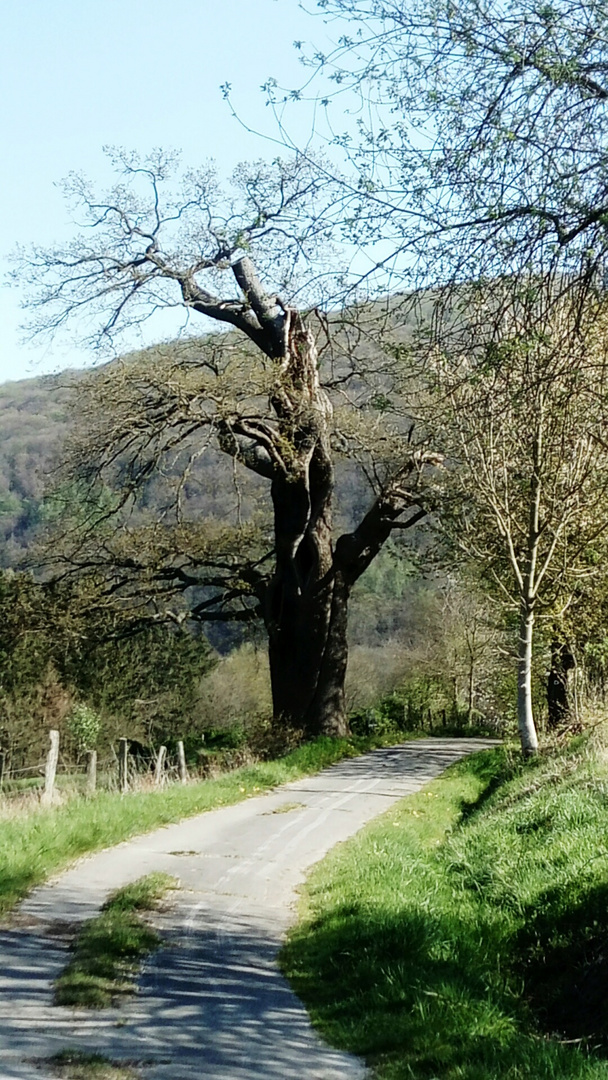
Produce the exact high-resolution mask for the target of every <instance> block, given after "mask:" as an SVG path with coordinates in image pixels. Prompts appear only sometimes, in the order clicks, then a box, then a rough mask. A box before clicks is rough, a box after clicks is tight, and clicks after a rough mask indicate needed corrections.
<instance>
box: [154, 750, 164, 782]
mask: <svg viewBox="0 0 608 1080" xmlns="http://www.w3.org/2000/svg"><path fill="white" fill-rule="evenodd" d="M166 754H167V747H166V746H161V747H160V749H159V751H158V754H157V757H156V767H155V769H154V783H155V784H156V786H157V787H160V786H161V784H162V782H163V780H164V778H165V775H164V768H165V757H166Z"/></svg>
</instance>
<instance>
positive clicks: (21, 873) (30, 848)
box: [0, 736, 395, 915]
mask: <svg viewBox="0 0 608 1080" xmlns="http://www.w3.org/2000/svg"><path fill="white" fill-rule="evenodd" d="M391 741H395V736H392V738H389V737H386V738H382V737H375V738H374V737H371V738H363V737H352V738H350V739H330V738H320V739H316V740H315V741H314V742H311V743H307V744H305V745H304V746H301V747H299V748H298V749H297V750H294V751H292V752H291V753H290V754H287V755H286V756H285V757H283V758H280V759H278V760H277V761H269V762H265V763H262V764H259V765H253V766H248V767H246V768H243V769H237V770H235V771H234V772H232V773H227V774H225V775H224V776H220V777H218V778H217V779H213V780H204V781H201V782H200V783H193V784H187V785H182V784H175V785H174V786H172V787H168V788H164V789H162V790H161V791H148V792H132V793H129V794H128V795H126V796H120V795H118V794H116V793H112V792H107V791H100V792H99V793H98V794H97V795H96V796H95V798H92V799H86V798H78V797H75V798H73V799H71V800H70V801H69V802H67V803H65V804H64V805H63V806H57V807H52V808H45V809H43V808H38V809H35V810H31V811H30V812H28V813H25V814H15V815H14V816H7V817H5V818H4V820H0V915H2V914H3V913H5V912H7V911H9V910H10V909H11V908H12V907H13V906H14V904H15V903H17V901H18V900H20V899H22V897H23V896H25V895H26V893H28V892H29V891H30V889H32V888H33V887H34V886H35V885H39V884H40V883H41V882H43V881H44V880H45V879H46V878H47V877H48V876H49V874H52V873H56V872H57V871H59V870H61V869H63V868H64V867H65V866H67V865H68V864H69V863H70V862H73V861H74V859H76V858H78V857H79V856H80V855H84V854H86V853H88V852H92V851H96V850H99V849H100V848H104V847H109V846H111V845H112V844H118V843H120V842H121V841H122V840H126V839H128V838H129V837H131V836H135V835H137V834H138V833H144V832H148V831H150V830H151V829H154V828H157V827H158V826H161V825H167V824H170V823H171V822H175V821H179V820H180V819H181V818H185V817H188V816H192V815H193V814H200V813H202V812H203V811H205V810H213V809H215V808H217V807H219V806H227V805H229V804H231V803H235V802H239V801H240V800H241V799H245V798H247V797H249V796H251V795H257V794H259V793H260V792H263V791H268V790H269V789H270V788H273V787H275V786H276V785H278V784H284V783H287V782H288V781H290V780H297V779H298V778H299V777H302V776H306V775H308V774H310V773H315V772H318V771H319V770H321V769H324V768H326V767H327V766H328V765H331V764H333V763H334V762H335V761H339V760H341V759H342V758H345V757H352V756H354V755H356V754H360V753H363V752H364V751H365V750H369V749H371V748H372V747H374V746H378V745H381V744H383V743H388V742H391Z"/></svg>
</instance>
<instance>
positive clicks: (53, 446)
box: [0, 373, 77, 566]
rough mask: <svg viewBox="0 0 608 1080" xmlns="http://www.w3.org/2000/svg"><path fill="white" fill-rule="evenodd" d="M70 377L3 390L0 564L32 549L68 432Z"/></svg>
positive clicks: (73, 377)
mask: <svg viewBox="0 0 608 1080" xmlns="http://www.w3.org/2000/svg"><path fill="white" fill-rule="evenodd" d="M76 379H77V376H76V375H74V374H71V373H70V374H69V375H68V376H43V377H40V376H39V377H37V378H32V379H23V380H20V381H19V382H7V383H3V384H2V385H1V386H0V565H2V566H13V565H15V563H17V562H18V561H19V560H20V559H21V558H23V556H24V554H25V552H26V551H27V548H28V545H29V544H31V542H32V539H33V536H34V533H35V530H36V528H37V526H38V525H39V524H40V521H41V518H42V517H43V516H44V515H43V510H42V499H43V494H44V489H45V484H46V482H47V480H48V477H49V474H50V473H51V471H52V469H53V466H54V464H55V463H56V460H57V455H58V452H59V451H60V448H61V446H62V444H63V442H64V440H65V437H66V435H67V433H68V430H69V421H68V401H69V399H70V395H71V393H72V391H71V389H70V386H69V385H68V380H69V382H73V381H75V380H76Z"/></svg>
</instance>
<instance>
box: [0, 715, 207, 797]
mask: <svg viewBox="0 0 608 1080" xmlns="http://www.w3.org/2000/svg"><path fill="white" fill-rule="evenodd" d="M49 739H50V749H49V751H48V753H47V755H46V757H45V759H44V760H43V761H40V762H38V763H37V764H34V765H25V766H21V765H20V766H18V767H16V768H15V767H13V765H12V762H11V760H10V756H9V755H8V754H7V753H6V752H3V751H2V750H0V799H1V800H2V802H4V803H6V802H7V801H11V800H12V801H18V800H19V799H29V801H30V802H31V800H32V799H33V798H37V799H39V800H40V801H41V802H44V803H46V804H51V803H53V802H56V801H63V797H64V796H66V795H67V796H69V795H72V794H73V795H77V794H87V795H92V794H94V793H95V792H96V791H98V790H105V791H120V792H121V793H122V794H126V793H127V792H128V791H132V790H141V789H142V788H150V787H157V788H159V787H164V786H165V785H167V784H171V783H186V782H187V781H188V779H189V777H188V770H187V767H186V759H185V754H184V746H183V743H182V742H178V744H177V755H173V756H168V755H167V748H166V747H165V746H161V747H159V749H158V751H156V752H155V751H153V750H152V749H149V750H147V753H146V754H145V755H144V756H142V755H141V753H129V740H128V739H126V738H122V739H120V740H119V744H118V753H116V752H115V751H114V752H113V753H112V754H111V755H110V756H107V757H104V758H102V759H99V758H98V756H97V751H96V750H89V751H87V752H86V753H85V754H84V756H83V760H80V761H76V762H74V761H73V760H70V759H69V758H68V757H65V756H62V755H61V753H60V739H59V732H58V731H50V732H49ZM136 745H137V746H138V749H139V745H138V744H136Z"/></svg>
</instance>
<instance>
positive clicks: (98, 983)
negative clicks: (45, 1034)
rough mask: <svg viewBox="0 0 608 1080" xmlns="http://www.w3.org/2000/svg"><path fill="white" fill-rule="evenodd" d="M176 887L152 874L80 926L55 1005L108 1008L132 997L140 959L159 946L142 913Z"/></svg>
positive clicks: (163, 876)
mask: <svg viewBox="0 0 608 1080" xmlns="http://www.w3.org/2000/svg"><path fill="white" fill-rule="evenodd" d="M176 884H177V882H176V880H175V878H172V877H170V876H169V874H162V873H157V874H148V875H147V876H146V877H143V878H140V879H139V880H138V881H134V882H133V883H132V884H130V885H126V886H125V887H124V888H123V889H118V891H117V892H115V893H113V894H112V896H110V897H109V898H108V900H106V903H105V904H104V905H103V908H102V909H101V912H100V914H99V915H98V916H97V917H96V918H95V919H90V920H89V921H88V922H86V923H84V924H83V926H82V927H81V929H80V931H79V933H78V936H77V938H76V941H75V942H74V945H73V948H72V959H71V960H70V963H69V964H68V965H67V967H66V968H65V971H63V972H62V974H61V975H60V976H59V978H58V979H56V980H55V997H54V1001H55V1005H72V1006H77V1007H82V1008H89V1009H104V1008H107V1007H108V1006H110V1005H114V1004H116V1002H117V1001H118V1000H119V999H120V998H122V997H124V996H125V995H129V994H133V993H134V992H135V977H136V975H137V973H138V971H139V967H140V963H141V960H142V959H143V957H144V956H147V955H148V954H149V953H151V952H153V951H154V949H156V948H158V946H159V945H160V937H159V935H158V934H157V932H156V930H154V929H153V928H152V927H151V926H149V925H148V923H147V922H146V921H145V919H143V918H142V916H141V913H142V912H149V911H152V910H153V909H154V908H155V907H157V905H158V903H159V901H160V900H162V898H163V897H164V896H165V894H166V892H167V890H168V889H171V888H174V887H175V886H176Z"/></svg>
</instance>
